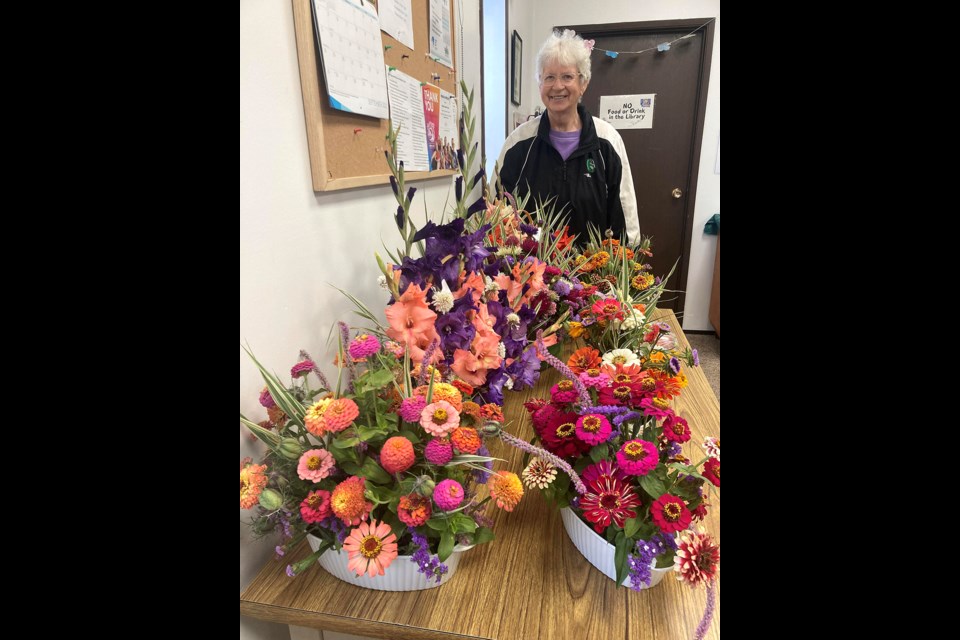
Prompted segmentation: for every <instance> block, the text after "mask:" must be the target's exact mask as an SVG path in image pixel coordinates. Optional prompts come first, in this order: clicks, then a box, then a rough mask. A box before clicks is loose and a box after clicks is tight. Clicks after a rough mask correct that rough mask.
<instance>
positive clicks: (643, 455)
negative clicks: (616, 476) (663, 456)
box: [617, 440, 660, 476]
mask: <svg viewBox="0 0 960 640" xmlns="http://www.w3.org/2000/svg"><path fill="white" fill-rule="evenodd" d="M659 458H660V454H659V453H658V452H657V445H655V444H653V443H652V442H647V441H646V440H628V441H627V442H624V443H623V446H622V447H620V450H619V451H617V466H618V467H620V469H621V470H622V471H623V472H624V473H626V474H627V475H631V476H645V475H647V474H648V473H650V472H651V471H653V469H654V467H656V466H657V461H658V460H659Z"/></svg>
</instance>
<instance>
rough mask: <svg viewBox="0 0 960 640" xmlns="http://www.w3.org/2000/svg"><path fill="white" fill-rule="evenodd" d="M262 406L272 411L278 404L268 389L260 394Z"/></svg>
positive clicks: (264, 389)
mask: <svg viewBox="0 0 960 640" xmlns="http://www.w3.org/2000/svg"><path fill="white" fill-rule="evenodd" d="M260 405H261V406H263V407H264V408H265V409H272V408H274V407H275V406H277V403H276V402H275V401H274V400H273V396H271V395H270V392H269V391H268V390H267V388H266V387H264V388H263V391H261V392H260Z"/></svg>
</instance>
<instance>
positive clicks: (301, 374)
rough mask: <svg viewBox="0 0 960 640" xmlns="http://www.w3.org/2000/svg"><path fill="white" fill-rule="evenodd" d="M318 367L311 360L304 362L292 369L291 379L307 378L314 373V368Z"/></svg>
mask: <svg viewBox="0 0 960 640" xmlns="http://www.w3.org/2000/svg"><path fill="white" fill-rule="evenodd" d="M314 366H316V365H314V364H313V362H312V361H310V360H302V361H300V362H298V363H297V364H295V365H293V366H292V367H290V377H292V378H306V377H307V376H308V375H310V372H311V371H313V367H314Z"/></svg>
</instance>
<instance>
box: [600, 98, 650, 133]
mask: <svg viewBox="0 0 960 640" xmlns="http://www.w3.org/2000/svg"><path fill="white" fill-rule="evenodd" d="M656 97H657V94H655V93H638V94H637V95H633V96H600V113H599V114H598V115H599V117H600V119H601V120H605V121H607V122H609V123H610V124H612V125H613V128H614V129H653V106H654V105H653V103H654V101H655V99H656Z"/></svg>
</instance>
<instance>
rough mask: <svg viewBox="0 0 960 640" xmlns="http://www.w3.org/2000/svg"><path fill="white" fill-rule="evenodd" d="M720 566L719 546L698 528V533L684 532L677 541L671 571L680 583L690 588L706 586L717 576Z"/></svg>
mask: <svg viewBox="0 0 960 640" xmlns="http://www.w3.org/2000/svg"><path fill="white" fill-rule="evenodd" d="M719 566H720V545H718V544H717V543H716V542H714V541H713V538H711V537H710V535H709V534H707V533H706V532H704V530H703V528H702V527H701V528H700V531H699V532H693V531H685V532H684V533H682V534H680V537H679V539H678V540H677V554H676V556H674V558H673V570H674V571H676V572H677V573H679V574H680V575H679V576H677V577H678V578H679V579H680V580H681V581H683V582H686V583H687V584H688V585H690V586H691V587H696V586H698V585H701V584H706V583H707V582H710V581H711V580H713V579H714V578H715V577H716V575H717V569H718V568H719Z"/></svg>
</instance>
